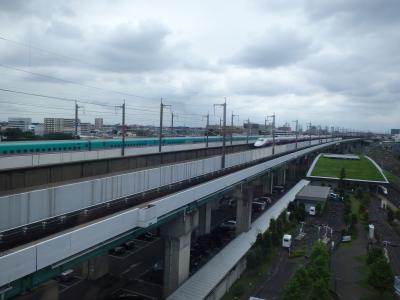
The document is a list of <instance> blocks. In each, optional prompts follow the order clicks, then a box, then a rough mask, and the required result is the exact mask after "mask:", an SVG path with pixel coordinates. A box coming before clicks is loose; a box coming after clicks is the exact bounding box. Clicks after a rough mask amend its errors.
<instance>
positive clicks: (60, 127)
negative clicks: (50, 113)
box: [44, 118, 80, 135]
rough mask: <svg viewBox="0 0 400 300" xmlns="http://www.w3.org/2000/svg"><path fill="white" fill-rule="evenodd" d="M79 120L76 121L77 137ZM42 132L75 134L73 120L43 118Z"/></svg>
mask: <svg viewBox="0 0 400 300" xmlns="http://www.w3.org/2000/svg"><path fill="white" fill-rule="evenodd" d="M79 124H80V120H79V119H78V135H79V134H80V132H79V131H80V130H79ZM44 131H45V133H55V132H60V133H71V134H74V133H75V119H64V118H44Z"/></svg>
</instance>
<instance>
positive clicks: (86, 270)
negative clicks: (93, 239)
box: [80, 253, 109, 280]
mask: <svg viewBox="0 0 400 300" xmlns="http://www.w3.org/2000/svg"><path fill="white" fill-rule="evenodd" d="M108 272H109V261H108V255H107V253H105V254H102V255H99V256H96V257H94V258H91V259H89V260H87V261H85V262H84V263H82V265H81V274H80V275H81V276H82V277H83V278H87V279H89V280H96V279H99V278H100V277H103V276H104V275H106V274H107V273H108Z"/></svg>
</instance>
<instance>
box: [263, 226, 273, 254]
mask: <svg viewBox="0 0 400 300" xmlns="http://www.w3.org/2000/svg"><path fill="white" fill-rule="evenodd" d="M262 243H263V248H264V250H265V251H269V250H270V249H271V246H272V242H271V233H270V232H269V230H267V231H266V232H264V234H263V239H262Z"/></svg>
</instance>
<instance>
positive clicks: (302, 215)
mask: <svg viewBox="0 0 400 300" xmlns="http://www.w3.org/2000/svg"><path fill="white" fill-rule="evenodd" d="M297 217H298V221H300V222H304V221H305V219H306V206H305V205H304V203H303V202H300V203H299V205H298V206H297Z"/></svg>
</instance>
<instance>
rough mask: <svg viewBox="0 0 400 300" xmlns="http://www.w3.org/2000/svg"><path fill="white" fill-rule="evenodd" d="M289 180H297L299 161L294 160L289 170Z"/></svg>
mask: <svg viewBox="0 0 400 300" xmlns="http://www.w3.org/2000/svg"><path fill="white" fill-rule="evenodd" d="M287 177H288V179H289V180H297V161H292V162H291V163H290V164H289V167H288V170H287Z"/></svg>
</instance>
